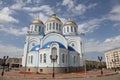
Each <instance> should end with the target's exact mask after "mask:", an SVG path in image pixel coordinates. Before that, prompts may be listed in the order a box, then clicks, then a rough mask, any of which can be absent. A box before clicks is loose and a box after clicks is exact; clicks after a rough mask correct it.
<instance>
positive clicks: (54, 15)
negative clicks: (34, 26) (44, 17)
mask: <svg viewBox="0 0 120 80" xmlns="http://www.w3.org/2000/svg"><path fill="white" fill-rule="evenodd" d="M52 17H56V10H55V9H54V10H53V14H52Z"/></svg>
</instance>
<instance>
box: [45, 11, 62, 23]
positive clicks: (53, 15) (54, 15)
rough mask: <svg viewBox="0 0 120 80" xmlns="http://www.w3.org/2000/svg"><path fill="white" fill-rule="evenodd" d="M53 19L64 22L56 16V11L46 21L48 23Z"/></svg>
mask: <svg viewBox="0 0 120 80" xmlns="http://www.w3.org/2000/svg"><path fill="white" fill-rule="evenodd" d="M51 21H56V22H59V23H62V22H61V20H60V19H59V18H57V17H56V14H55V13H54V14H52V17H51V18H49V19H48V20H47V21H46V23H47V22H51Z"/></svg>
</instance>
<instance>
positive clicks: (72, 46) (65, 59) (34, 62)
mask: <svg viewBox="0 0 120 80" xmlns="http://www.w3.org/2000/svg"><path fill="white" fill-rule="evenodd" d="M77 30H78V25H77V24H76V23H75V22H74V21H72V20H68V21H66V22H65V23H62V21H61V20H60V19H59V18H58V17H57V16H56V14H55V13H54V14H52V16H51V17H50V18H49V19H48V20H47V21H46V23H43V22H42V21H41V20H40V19H35V20H34V21H33V22H32V23H31V24H30V28H29V31H28V33H27V36H26V41H25V45H24V55H23V57H22V66H23V68H24V69H25V71H26V72H38V73H52V70H53V66H54V71H55V72H56V73H62V72H75V71H80V69H81V67H82V66H83V61H82V51H81V49H82V48H81V45H80V43H81V38H80V36H79V35H78V32H77ZM51 55H56V59H55V60H54V62H53V60H52V59H51ZM53 63H54V65H53Z"/></svg>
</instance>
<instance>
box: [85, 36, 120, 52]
mask: <svg viewBox="0 0 120 80" xmlns="http://www.w3.org/2000/svg"><path fill="white" fill-rule="evenodd" d="M119 43H120V35H118V36H115V37H111V38H108V39H106V40H105V41H103V42H99V41H97V40H94V39H92V40H86V41H85V51H86V52H105V51H107V50H110V49H114V48H118V47H120V45H119Z"/></svg>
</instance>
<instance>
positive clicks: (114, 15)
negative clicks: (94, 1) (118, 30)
mask: <svg viewBox="0 0 120 80" xmlns="http://www.w3.org/2000/svg"><path fill="white" fill-rule="evenodd" d="M107 18H108V19H110V20H112V21H120V5H117V6H114V7H113V8H112V10H111V11H110V13H109V14H108V15H107Z"/></svg>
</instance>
